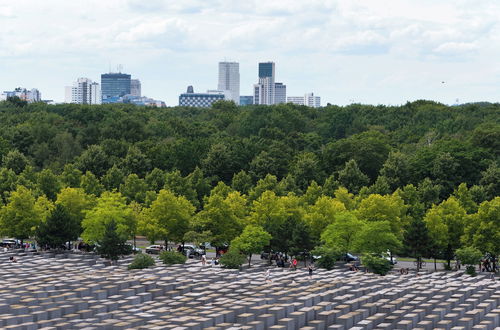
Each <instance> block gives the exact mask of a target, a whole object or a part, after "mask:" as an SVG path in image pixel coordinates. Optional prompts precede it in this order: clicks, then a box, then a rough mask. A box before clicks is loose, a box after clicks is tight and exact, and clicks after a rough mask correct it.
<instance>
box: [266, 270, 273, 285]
mask: <svg viewBox="0 0 500 330" xmlns="http://www.w3.org/2000/svg"><path fill="white" fill-rule="evenodd" d="M267 282H272V281H271V271H270V270H269V268H268V269H267V270H266V283H267Z"/></svg>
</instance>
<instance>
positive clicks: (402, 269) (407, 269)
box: [399, 268, 410, 275]
mask: <svg viewBox="0 0 500 330" xmlns="http://www.w3.org/2000/svg"><path fill="white" fill-rule="evenodd" d="M409 271H410V268H400V269H399V273H400V274H401V275H408V272H409Z"/></svg>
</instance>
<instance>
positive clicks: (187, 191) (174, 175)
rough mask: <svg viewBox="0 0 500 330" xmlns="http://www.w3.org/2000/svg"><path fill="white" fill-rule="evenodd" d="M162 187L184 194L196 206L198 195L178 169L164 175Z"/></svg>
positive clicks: (179, 194)
mask: <svg viewBox="0 0 500 330" xmlns="http://www.w3.org/2000/svg"><path fill="white" fill-rule="evenodd" d="M164 189H168V190H170V191H172V192H174V193H175V194H176V195H178V196H184V197H185V198H186V199H187V200H189V201H190V202H191V204H193V205H194V206H195V207H197V206H198V203H199V202H198V195H197V193H196V190H194V188H193V186H192V185H191V181H190V180H189V179H188V178H187V177H182V175H181V172H180V171H178V170H175V171H172V172H169V173H167V174H166V175H165V186H164Z"/></svg>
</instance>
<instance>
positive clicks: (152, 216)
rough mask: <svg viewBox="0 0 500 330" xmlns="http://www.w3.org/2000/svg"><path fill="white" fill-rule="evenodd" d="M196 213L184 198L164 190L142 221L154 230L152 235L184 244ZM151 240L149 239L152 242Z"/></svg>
mask: <svg viewBox="0 0 500 330" xmlns="http://www.w3.org/2000/svg"><path fill="white" fill-rule="evenodd" d="M194 211H195V207H194V206H193V204H191V203H190V202H189V201H188V200H187V199H186V198H185V197H184V196H176V195H175V194H174V193H173V192H171V191H170V190H167V189H162V190H160V192H159V193H158V197H157V198H156V200H155V201H154V202H153V203H152V204H151V207H150V208H149V209H148V210H147V211H146V213H145V215H147V217H143V218H142V220H143V221H146V223H148V224H149V226H150V228H152V231H151V232H150V234H152V233H154V235H156V236H158V235H159V234H162V235H164V236H163V237H162V238H163V239H165V241H166V239H167V238H168V240H170V241H173V242H183V241H184V235H185V234H186V233H187V232H188V231H189V229H190V226H191V221H192V217H193V214H194ZM155 227H157V228H156V229H155ZM146 234H148V233H146ZM151 238H152V237H149V239H150V240H151Z"/></svg>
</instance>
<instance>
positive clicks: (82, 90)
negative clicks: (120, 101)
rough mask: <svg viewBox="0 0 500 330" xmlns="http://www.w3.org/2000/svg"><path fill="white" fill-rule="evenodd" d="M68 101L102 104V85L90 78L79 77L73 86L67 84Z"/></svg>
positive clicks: (66, 98) (65, 99) (66, 97)
mask: <svg viewBox="0 0 500 330" xmlns="http://www.w3.org/2000/svg"><path fill="white" fill-rule="evenodd" d="M64 101H65V102H66V103H76V104H101V103H102V97H101V87H100V86H99V84H98V83H96V82H92V80H90V79H88V78H78V79H77V81H76V82H74V83H73V86H66V95H65V98H64Z"/></svg>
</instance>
